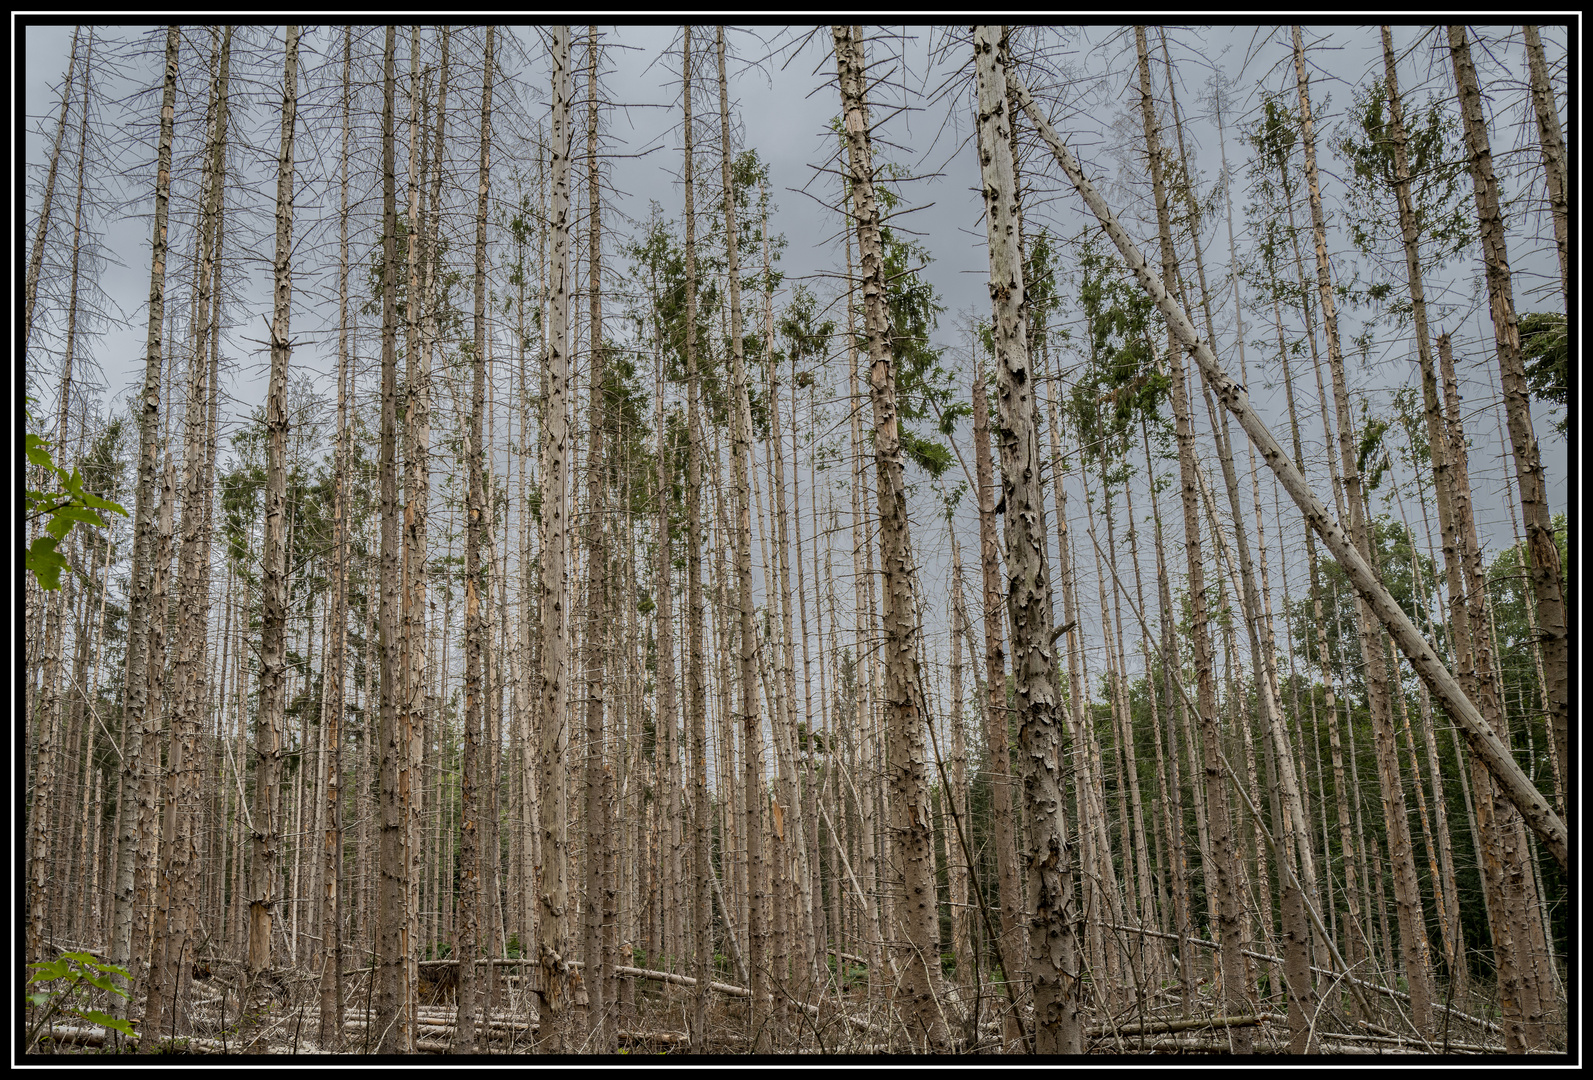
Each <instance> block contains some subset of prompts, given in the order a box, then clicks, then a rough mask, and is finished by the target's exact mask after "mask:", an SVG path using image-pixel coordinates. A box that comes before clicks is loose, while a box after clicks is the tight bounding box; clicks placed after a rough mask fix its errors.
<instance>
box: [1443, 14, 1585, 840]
mask: <svg viewBox="0 0 1593 1080" xmlns="http://www.w3.org/2000/svg"><path fill="white" fill-rule="evenodd" d="M1449 53H1450V58H1451V59H1452V60H1453V62H1454V67H1455V84H1456V85H1457V86H1458V87H1459V89H1460V113H1461V116H1462V117H1463V118H1464V120H1465V124H1466V147H1467V150H1468V151H1469V152H1470V158H1471V178H1472V185H1473V187H1474V189H1475V192H1476V198H1477V220H1478V222H1479V223H1480V226H1481V232H1482V255H1483V263H1484V265H1485V266H1486V267H1487V276H1488V298H1489V301H1490V305H1489V312H1490V314H1491V315H1492V316H1493V327H1494V345H1495V349H1496V351H1497V353H1498V356H1499V376H1500V380H1501V382H1502V383H1503V384H1504V399H1505V421H1506V424H1507V426H1508V427H1509V429H1510V448H1511V450H1512V452H1513V453H1514V455H1515V459H1516V482H1517V484H1518V485H1519V486H1520V496H1521V517H1522V520H1523V521H1524V522H1525V523H1526V527H1527V554H1528V555H1529V556H1530V559H1529V560H1528V563H1529V566H1530V568H1531V573H1532V592H1533V596H1534V598H1535V599H1536V601H1537V608H1538V626H1539V640H1540V641H1541V643H1542V646H1543V668H1544V673H1545V674H1546V675H1547V677H1548V684H1549V685H1548V690H1549V726H1550V728H1551V730H1552V731H1553V733H1554V743H1555V749H1556V751H1557V752H1558V756H1559V760H1560V761H1561V762H1562V767H1563V768H1568V767H1569V766H1568V765H1566V764H1564V763H1568V762H1569V761H1570V758H1569V757H1568V756H1567V755H1568V754H1569V746H1568V744H1567V734H1566V732H1567V728H1568V726H1569V716H1570V696H1569V695H1570V686H1569V674H1568V667H1569V651H1568V639H1567V637H1566V621H1565V596H1564V591H1563V590H1564V581H1565V578H1564V572H1563V569H1562V567H1561V566H1560V549H1559V546H1558V545H1557V544H1556V543H1555V542H1554V525H1553V522H1551V521H1550V518H1549V500H1548V493H1547V491H1546V490H1545V485H1544V478H1543V464H1542V462H1540V461H1539V459H1538V439H1537V436H1536V435H1535V434H1534V433H1533V430H1532V408H1531V405H1530V403H1529V401H1528V398H1527V379H1526V371H1525V368H1524V367H1523V365H1522V361H1521V328H1520V327H1519V325H1517V322H1516V307H1515V299H1514V296H1513V294H1512V291H1511V284H1510V261H1509V258H1508V255H1507V253H1506V248H1505V229H1504V219H1503V218H1502V217H1501V216H1500V213H1499V184H1498V181H1497V180H1496V179H1495V178H1494V172H1493V155H1492V153H1491V151H1490V150H1489V147H1488V126H1487V124H1486V123H1485V122H1484V121H1483V116H1482V92H1481V90H1480V89H1479V88H1478V86H1477V72H1476V69H1475V68H1474V67H1473V66H1472V62H1471V47H1470V46H1469V45H1467V44H1466V30H1465V27H1462V26H1451V27H1450V28H1449ZM1535 96H1536V95H1535ZM1551 112H1552V110H1551ZM1562 249H1563V247H1562ZM1563 779H1564V778H1563V777H1562V782H1563ZM1528 820H1529V821H1530V817H1529V819H1528ZM1549 846H1550V848H1551V849H1552V848H1553V846H1554V845H1553V844H1552V843H1551V844H1550V845H1549Z"/></svg>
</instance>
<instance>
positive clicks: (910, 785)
mask: <svg viewBox="0 0 1593 1080" xmlns="http://www.w3.org/2000/svg"><path fill="white" fill-rule="evenodd" d="M833 35H834V38H835V56H836V68H837V74H838V77H839V81H840V89H841V105H842V110H843V113H844V117H845V119H844V124H843V127H844V130H845V133H846V142H847V157H848V170H849V172H850V180H851V189H852V190H851V195H852V209H853V216H854V217H855V218H856V221H857V238H858V251H859V252H860V254H861V256H862V258H861V272H860V276H861V280H862V282H863V315H864V326H865V329H866V334H867V340H868V352H869V365H870V371H869V397H870V399H871V400H872V402H873V411H874V462H875V473H876V483H877V486H878V499H879V515H880V569H881V578H882V591H883V593H884V599H885V605H884V631H885V640H884V649H885V701H884V703H885V714H886V730H887V732H888V737H889V755H890V799H891V804H892V805H891V810H892V823H891V824H892V828H891V834H892V837H893V845H894V846H895V847H896V848H897V849H898V851H899V853H900V855H901V858H902V868H903V877H904V881H903V884H904V889H905V904H904V906H903V911H902V912H901V915H902V919H903V922H905V924H906V926H905V929H906V937H907V944H906V948H905V949H904V950H902V954H901V970H902V977H901V992H900V997H899V998H898V1000H899V1001H902V1002H903V1003H904V1005H905V1008H904V1010H903V1011H904V1014H905V1016H906V1017H907V1018H908V1021H907V1022H908V1024H909V1025H910V1029H911V1030H912V1031H913V1040H914V1042H915V1043H918V1042H923V1043H925V1044H927V1045H928V1046H930V1047H940V1046H943V1045H944V1044H945V1042H946V1039H947V1033H946V1026H945V1018H944V1015H943V1014H942V1012H941V1010H940V1007H939V1003H938V1001H937V997H936V994H937V990H938V989H939V983H940V960H939V956H940V949H939V944H938V942H939V931H938V925H937V920H936V904H935V887H934V880H933V876H932V874H933V867H932V866H931V864H930V848H931V846H932V837H931V833H930V805H929V785H928V778H927V776H926V775H925V766H924V723H925V721H926V719H927V717H926V716H925V714H924V708H925V705H926V703H925V702H924V701H923V699H922V696H921V687H920V685H919V672H918V670H917V662H916V657H915V652H916V647H917V639H918V626H917V623H918V616H917V610H916V604H915V601H914V593H915V592H916V585H915V582H914V572H913V566H912V562H911V557H910V555H909V551H908V547H909V540H908V524H907V496H906V491H905V488H904V486H903V476H902V447H901V434H900V429H899V422H898V416H897V404H896V374H895V370H894V367H893V361H894V357H893V355H892V352H891V346H890V340H889V338H890V325H889V314H888V312H887V311H886V295H885V292H886V281H885V261H884V244H883V241H882V238H881V235H880V208H879V204H878V202H877V200H876V197H875V193H874V183H875V181H874V162H873V148H872V145H871V137H870V121H869V117H868V101H867V97H866V85H867V82H866V79H867V76H866V59H865V57H864V55H863V45H862V42H861V41H860V40H859V38H860V33H859V30H858V28H857V27H844V26H836V27H834V28H833ZM1046 633H1049V630H1047V631H1046ZM1043 749H1044V748H1043V745H1037V746H1035V747H1034V748H1033V752H1035V753H1043ZM1037 872H1038V871H1037Z"/></svg>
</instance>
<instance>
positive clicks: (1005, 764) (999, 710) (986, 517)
mask: <svg viewBox="0 0 1593 1080" xmlns="http://www.w3.org/2000/svg"><path fill="white" fill-rule="evenodd" d="M972 395H973V439H974V482H975V483H976V484H977V485H978V488H979V490H978V492H977V496H978V501H979V564H980V572H981V575H982V582H983V590H984V595H983V609H984V624H985V695H986V696H985V703H984V708H983V710H982V712H983V714H984V729H985V749H986V753H987V754H988V755H989V758H990V766H989V774H990V783H991V789H990V790H991V810H990V834H991V844H992V846H993V847H994V848H995V849H996V890H997V891H996V897H997V904H998V906H999V911H1000V916H1001V918H1000V924H1001V946H1000V952H1001V955H1002V956H1003V957H1004V958H1010V959H1008V960H1007V963H1009V964H1012V965H1013V968H1014V970H1012V971H1007V972H1003V977H1004V978H1006V979H1009V980H1010V979H1016V978H1018V971H1017V970H1016V967H1017V965H1016V960H1017V957H1018V936H1017V931H1018V927H1019V926H1020V925H1021V923H1020V921H1019V914H1018V908H1019V905H1020V904H1021V903H1022V896H1021V895H1020V894H1019V891H1018V863H1017V859H1018V845H1017V837H1016V836H1015V831H1016V830H1015V829H1014V827H1013V821H1012V802H1013V799H1012V796H1013V791H1012V789H1013V787H1014V786H1015V783H1014V780H1015V778H1014V777H1013V775H1012V752H1011V750H1010V748H1009V746H1008V741H1009V739H1010V735H1009V732H1010V726H1009V721H1008V718H1007V671H1006V657H1005V655H1004V651H1003V648H1002V641H1003V638H1004V636H1005V635H1004V633H1003V629H1002V623H1003V620H1002V617H1001V605H1002V600H1001V550H1000V547H999V540H998V538H997V535H996V530H997V528H998V526H997V514H996V506H997V502H998V500H997V498H996V483H995V469H994V467H993V463H992V461H991V458H990V406H989V404H988V399H987V398H986V395H985V375H984V370H983V367H982V366H981V365H979V364H978V363H977V362H976V364H975V366H974V382H973V390H972ZM1062 520H1063V519H1062V517H1061V515H1060V513H1059V514H1058V518H1057V521H1058V524H1059V527H1060V525H1061V523H1062ZM1004 1023H1005V1027H1006V1034H1005V1038H1006V1040H1007V1041H1008V1042H1015V1041H1016V1040H1018V1039H1019V1038H1021V1037H1022V1031H1021V1025H1020V1024H1019V1020H1018V1017H1017V1015H1016V1014H1015V1013H1014V1014H1011V1015H1009V1016H1007V1017H1006V1019H1005V1021H1004Z"/></svg>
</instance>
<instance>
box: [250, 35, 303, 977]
mask: <svg viewBox="0 0 1593 1080" xmlns="http://www.w3.org/2000/svg"><path fill="white" fill-rule="evenodd" d="M286 54H287V55H286V60H285V61H284V63H283V74H282V80H283V81H282V150H281V153H280V154H279V155H278V160H277V238H276V257H275V262H274V264H273V265H274V271H273V272H274V280H275V304H274V310H273V313H272V319H271V382H270V386H269V388H268V389H267V392H266V433H267V439H268V440H269V442H268V447H267V457H266V486H265V510H264V515H265V540H264V571H263V574H262V581H263V585H262V588H261V605H262V608H263V612H264V614H263V616H262V622H261V627H262V629H261V634H260V704H259V713H258V716H257V718H256V721H255V731H256V735H255V742H256V748H255V753H256V765H255V807H254V832H255V837H254V850H253V854H252V857H251V860H250V870H249V892H250V895H249V973H250V975H251V976H252V977H256V978H257V977H259V976H260V975H261V974H262V973H263V972H266V971H269V970H270V968H271V923H272V920H273V918H274V917H275V914H276V910H275V909H276V905H277V904H278V903H279V897H278V896H277V880H276V879H277V873H278V869H277V856H278V850H277V845H278V844H279V843H280V839H281V838H280V835H279V834H280V824H279V821H278V815H279V813H280V806H279V802H278V800H279V792H278V786H279V782H280V777H281V768H282V751H283V747H282V736H283V723H284V716H285V710H286V707H287V654H286V646H287V603H288V580H287V575H288V566H287V539H288V537H287V505H286V501H287V452H288V415H287V389H288V354H289V350H290V348H291V344H290V341H289V332H288V317H289V313H290V310H291V303H292V298H293V291H292V290H293V279H292V264H291V261H290V259H291V253H292V250H293V135H294V131H293V127H294V119H295V115H294V114H295V112H296V109H297V103H298V63H299V28H298V27H297V26H289V27H288V29H287V46H286Z"/></svg>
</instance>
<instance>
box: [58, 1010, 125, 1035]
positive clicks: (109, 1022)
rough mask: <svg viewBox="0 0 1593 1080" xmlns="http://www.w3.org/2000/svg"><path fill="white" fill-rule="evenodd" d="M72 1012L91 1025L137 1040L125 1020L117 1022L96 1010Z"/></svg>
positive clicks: (115, 1019) (112, 1017)
mask: <svg viewBox="0 0 1593 1080" xmlns="http://www.w3.org/2000/svg"><path fill="white" fill-rule="evenodd" d="M72 1011H73V1012H75V1013H77V1015H79V1016H81V1017H82V1018H83V1019H85V1020H87V1021H88V1022H89V1023H91V1024H100V1025H102V1026H104V1027H108V1028H115V1029H116V1030H117V1031H120V1032H121V1033H122V1034H123V1035H126V1036H127V1037H128V1038H132V1039H136V1038H138V1032H136V1031H134V1030H133V1025H132V1024H131V1023H129V1022H128V1021H126V1020H118V1019H117V1018H116V1017H114V1016H108V1015H106V1014H105V1013H102V1012H100V1011H99V1010H98V1009H73V1010H72Z"/></svg>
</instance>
